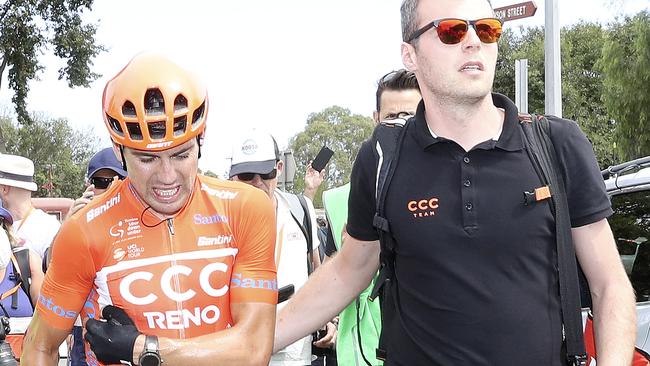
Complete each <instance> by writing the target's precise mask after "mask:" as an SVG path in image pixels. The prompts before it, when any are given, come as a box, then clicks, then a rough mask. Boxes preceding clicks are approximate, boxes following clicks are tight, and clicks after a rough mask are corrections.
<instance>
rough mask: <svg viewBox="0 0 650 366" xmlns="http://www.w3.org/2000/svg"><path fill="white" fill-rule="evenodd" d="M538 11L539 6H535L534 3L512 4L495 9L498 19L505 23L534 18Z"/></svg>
mask: <svg viewBox="0 0 650 366" xmlns="http://www.w3.org/2000/svg"><path fill="white" fill-rule="evenodd" d="M536 11H537V5H535V2H534V1H526V2H525V3H519V4H512V5H508V6H504V7H501V8H496V9H494V13H495V14H496V17H497V18H499V19H501V20H502V21H504V22H507V21H509V20H515V19H521V18H528V17H532V16H533V15H535V12H536Z"/></svg>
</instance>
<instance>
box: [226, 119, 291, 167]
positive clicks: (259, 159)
mask: <svg viewBox="0 0 650 366" xmlns="http://www.w3.org/2000/svg"><path fill="white" fill-rule="evenodd" d="M278 159H280V151H279V150H278V144H277V143H276V142H275V139H274V138H273V136H271V135H270V134H268V133H264V132H260V131H257V130H252V131H250V132H248V133H246V134H244V135H243V136H242V137H241V139H239V140H237V141H236V143H235V144H234V145H233V149H232V162H231V163H230V177H233V176H235V175H237V174H240V173H257V174H268V173H270V172H271V171H272V170H273V169H275V163H276V161H277V160H278Z"/></svg>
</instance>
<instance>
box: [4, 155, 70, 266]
mask: <svg viewBox="0 0 650 366" xmlns="http://www.w3.org/2000/svg"><path fill="white" fill-rule="evenodd" d="M37 189H38V188H37V187H36V183H34V162H33V161H31V160H30V159H28V158H25V157H22V156H18V155H9V154H1V155H0V199H2V202H3V204H4V207H5V208H6V209H7V210H8V211H9V212H10V213H11V216H13V218H14V224H13V229H14V233H15V234H16V239H17V243H16V245H17V246H25V247H27V248H30V249H32V250H34V252H36V254H38V255H39V256H40V258H41V259H42V258H43V257H44V256H45V251H46V250H47V248H49V247H50V245H51V244H52V240H53V239H54V236H55V235H56V233H57V232H58V231H59V227H60V226H61V224H60V223H59V220H57V219H56V217H54V216H52V215H48V214H47V213H45V212H44V211H43V210H40V209H37V208H35V207H34V206H33V205H32V192H36V190H37Z"/></svg>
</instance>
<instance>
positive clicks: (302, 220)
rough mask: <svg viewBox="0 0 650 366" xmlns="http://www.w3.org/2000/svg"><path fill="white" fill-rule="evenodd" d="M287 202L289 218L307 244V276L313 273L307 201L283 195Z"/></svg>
mask: <svg viewBox="0 0 650 366" xmlns="http://www.w3.org/2000/svg"><path fill="white" fill-rule="evenodd" d="M284 195H285V196H286V197H287V200H288V201H289V210H290V211H291V217H293V219H294V221H295V222H296V224H298V227H299V228H300V231H302V234H303V235H304V236H305V241H306V242H307V274H310V275H311V273H312V272H314V264H313V262H312V251H313V248H314V238H313V237H312V227H311V217H310V216H309V206H307V200H306V199H305V197H304V196H302V195H296V194H293V193H285V194H284Z"/></svg>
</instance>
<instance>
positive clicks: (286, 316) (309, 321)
mask: <svg viewBox="0 0 650 366" xmlns="http://www.w3.org/2000/svg"><path fill="white" fill-rule="evenodd" d="M344 242H345V244H344V245H343V248H342V250H341V252H340V253H339V254H338V255H336V256H335V257H334V258H333V259H331V260H329V261H327V263H325V264H323V265H321V268H320V269H319V270H318V271H316V272H314V273H313V274H312V275H311V277H310V278H309V280H308V281H307V283H306V284H305V285H304V286H303V287H302V288H301V289H300V290H299V291H298V292H297V293H296V294H295V295H294V296H293V297H292V298H291V299H290V300H289V303H288V304H287V305H286V306H285V307H284V308H282V310H280V312H279V313H278V318H277V320H276V329H275V343H274V346H273V349H274V352H275V351H278V350H280V349H282V348H284V347H286V346H287V345H289V344H291V343H292V342H294V341H296V340H298V339H300V338H301V337H304V336H305V335H307V334H309V333H311V332H313V331H315V330H316V329H319V328H320V327H322V326H323V324H326V323H327V322H328V321H330V320H331V319H332V318H333V317H334V316H335V315H338V314H339V313H340V312H341V310H343V308H344V307H345V306H347V305H348V304H349V303H350V301H352V299H353V298H354V297H355V296H357V295H358V294H359V293H360V292H361V291H362V290H363V289H365V288H366V287H368V284H369V283H370V281H371V280H372V277H373V276H374V274H375V273H376V272H377V269H378V268H379V241H361V240H357V239H355V238H353V237H351V236H348V235H344ZM323 299H327V303H328V304H330V306H328V307H324V306H323V304H324V303H325V302H324V301H323Z"/></svg>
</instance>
